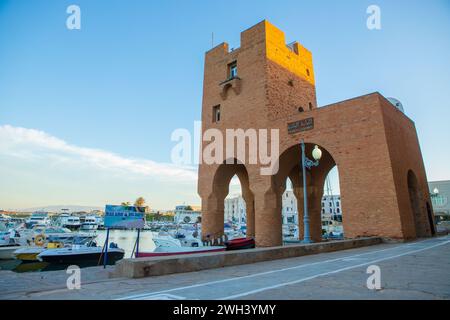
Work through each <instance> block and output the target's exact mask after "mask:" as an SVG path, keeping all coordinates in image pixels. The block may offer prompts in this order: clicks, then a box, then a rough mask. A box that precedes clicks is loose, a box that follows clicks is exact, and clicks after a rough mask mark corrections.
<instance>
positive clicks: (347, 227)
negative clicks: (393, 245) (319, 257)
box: [198, 21, 435, 247]
mask: <svg viewBox="0 0 450 320" xmlns="http://www.w3.org/2000/svg"><path fill="white" fill-rule="evenodd" d="M204 72H205V73H204V88H203V106H202V132H203V133H205V132H206V131H207V130H208V129H215V131H219V132H222V133H223V136H224V137H225V131H226V129H243V130H247V129H257V130H258V129H279V137H280V139H279V141H280V143H279V145H280V147H279V151H280V152H279V158H278V160H277V161H278V164H279V170H278V171H277V172H276V174H273V175H262V174H261V171H260V167H261V166H260V165H258V164H249V161H248V160H249V159H248V154H247V155H246V156H245V158H239V157H235V158H234V159H224V161H223V162H221V163H213V164H207V163H205V162H203V163H202V164H200V167H199V180H198V192H199V195H200V197H201V199H202V235H203V237H207V236H208V237H210V238H218V237H220V236H221V235H223V227H224V217H223V215H224V199H225V197H226V196H227V194H228V188H229V183H230V180H231V178H232V177H233V176H234V175H237V176H238V177H239V180H240V182H241V186H242V193H243V197H244V199H245V201H246V207H247V210H246V211H247V230H248V234H247V235H248V236H249V237H255V239H256V243H257V246H261V247H265V246H278V245H281V244H282V226H281V224H282V216H281V203H282V201H281V197H282V194H283V192H284V191H285V188H286V179H287V178H288V177H289V178H290V179H291V181H292V182H293V187H294V193H295V195H296V197H297V200H298V206H299V207H298V213H299V219H298V220H299V222H300V225H299V229H300V238H302V237H303V234H302V232H303V225H302V221H303V184H302V179H303V177H302V170H301V165H300V164H301V151H300V145H299V142H300V140H301V139H303V140H304V141H305V143H306V153H307V155H308V156H310V155H311V151H312V149H313V147H314V146H315V145H318V146H319V147H320V149H321V150H322V152H323V156H322V159H321V160H320V165H319V166H318V167H315V168H312V169H311V170H309V171H308V172H307V185H308V187H307V191H308V201H309V215H310V228H311V237H312V239H313V240H314V241H321V231H322V230H321V212H320V211H321V199H322V195H323V187H324V182H325V178H326V176H327V174H328V173H329V171H330V170H331V169H332V168H333V167H334V166H336V165H337V167H338V170H339V177H340V190H341V207H342V209H343V212H344V215H343V226H344V232H345V236H346V238H356V237H363V236H382V237H386V238H394V239H414V238H417V237H426V236H431V235H433V234H434V230H435V225H434V220H433V213H432V209H431V201H430V195H429V191H428V187H427V178H426V173H425V168H424V164H423V160H422V155H421V151H420V147H419V141H418V138H417V134H416V129H415V126H414V123H413V122H412V121H411V120H410V119H409V118H408V117H407V116H405V114H404V113H402V112H401V111H400V110H398V109H397V108H396V107H395V106H394V105H393V104H392V103H390V102H389V101H388V100H387V99H386V98H385V97H383V96H382V95H381V94H379V93H378V92H375V93H371V94H368V95H365V96H361V97H357V98H354V99H350V100H346V101H342V102H338V103H335V104H332V105H328V106H322V107H320V108H319V107H318V106H317V101H316V90H315V79H314V68H313V63H312V54H311V52H310V51H308V50H307V49H306V48H304V47H303V46H302V45H301V44H299V43H298V42H294V43H292V44H289V45H287V44H286V42H285V36H284V33H283V32H282V31H281V30H279V29H277V28H276V27H275V26H273V25H272V24H270V23H269V22H268V21H262V22H260V23H259V24H257V25H255V26H253V27H252V28H250V29H248V30H246V31H244V32H242V33H241V47H240V48H238V49H235V50H229V48H228V44H226V43H222V44H220V45H218V46H217V47H215V48H213V49H211V50H210V51H208V52H207V53H206V57H205V71H204ZM205 140H207V139H205V137H203V140H202V148H201V149H202V150H203V151H205V150H206V148H208V146H209V144H210V141H205ZM249 141H250V137H249V139H246V140H245V144H246V146H247V147H248V144H249ZM268 150H270V146H268ZM222 151H223V154H224V155H225V154H226V152H225V146H224V150H222ZM226 160H232V161H226ZM226 162H231V163H230V164H227V163H226Z"/></svg>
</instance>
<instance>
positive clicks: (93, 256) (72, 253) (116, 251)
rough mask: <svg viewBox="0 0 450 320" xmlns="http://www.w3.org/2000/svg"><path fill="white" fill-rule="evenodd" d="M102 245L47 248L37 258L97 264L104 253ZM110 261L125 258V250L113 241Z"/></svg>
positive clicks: (44, 260) (53, 261)
mask: <svg viewBox="0 0 450 320" xmlns="http://www.w3.org/2000/svg"><path fill="white" fill-rule="evenodd" d="M104 254H105V253H104V251H103V248H102V247H97V246H89V245H72V246H70V247H66V248H61V249H54V250H45V251H43V252H41V253H40V254H39V255H38V256H37V258H38V260H39V261H43V262H48V263H51V264H65V265H69V264H79V263H81V264H84V265H85V264H92V265H97V264H98V262H99V261H101V257H102V256H103V255H104ZM107 254H108V256H107V257H108V263H110V264H113V263H115V262H116V261H118V260H120V259H122V258H123V256H124V255H125V251H124V250H123V249H120V248H118V247H117V245H116V244H114V243H111V244H110V247H109V248H108V253H107Z"/></svg>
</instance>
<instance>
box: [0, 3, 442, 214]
mask: <svg viewBox="0 0 450 320" xmlns="http://www.w3.org/2000/svg"><path fill="white" fill-rule="evenodd" d="M71 4H76V5H79V6H80V8H81V30H72V31H71V30H68V29H67V28H66V26H65V22H66V18H67V16H68V14H67V13H66V8H67V7H68V6H69V5H71ZM371 4H376V5H378V6H379V7H380V8H381V23H382V29H381V30H377V31H370V30H368V29H367V27H366V19H367V16H368V15H367V14H366V9H367V7H368V6H369V5H371ZM263 19H268V20H269V21H271V22H272V23H273V24H275V25H276V26H278V27H279V28H280V29H282V30H283V31H285V33H286V38H287V42H292V41H294V40H298V41H300V42H301V43H302V44H303V45H305V46H306V47H307V48H309V49H310V50H311V51H312V52H313V55H314V65H315V75H316V85H317V96H318V102H319V105H326V104H329V103H333V102H337V101H340V100H344V99H348V98H351V97H355V96H359V95H363V94H366V93H369V92H373V91H379V92H381V93H382V94H383V95H385V96H387V97H390V96H393V97H396V98H398V99H399V100H401V101H402V102H403V105H404V107H405V111H406V114H407V115H408V116H409V117H410V118H412V119H413V120H414V121H415V123H416V127H417V130H418V134H419V139H420V143H421V148H422V153H423V156H424V160H425V165H426V169H427V174H428V178H429V179H430V180H443V179H450V166H449V157H450V150H449V148H448V145H449V141H450V129H449V124H448V121H449V119H450V59H449V57H450V2H449V1H438V0H435V1H401V0H399V1H363V0H358V1H357V0H353V1H339V2H338V1H331V0H330V1H298V0H296V1H282V0H281V1H274V0H273V1H268V0H266V1H264V0H246V1H232V0H230V1H225V2H224V1H205V0H197V1H193V0H192V1H181V0H178V1H168V0H164V1H162V0H161V1H156V0H155V1H138V0H135V1H125V0H115V1H112V0H108V1H106V0H104V1H103V0H96V1H85V0H71V1H64V0H59V1H52V0H48V1H44V0H36V1H23V0H11V1H8V0H0V128H1V130H0V134H1V135H0V139H1V140H0V177H1V179H2V183H1V185H0V208H22V207H31V206H45V205H59V204H79V205H98V206H103V205H104V204H105V203H117V202H120V201H125V200H128V201H133V200H134V199H135V198H137V197H138V196H141V195H142V196H144V197H145V198H146V199H147V200H148V202H149V203H150V205H151V206H152V207H155V208H158V209H170V208H172V207H173V206H175V204H178V203H183V202H186V203H194V204H197V203H199V198H198V197H197V195H196V181H195V172H194V174H191V172H190V171H189V170H185V169H179V168H172V167H171V165H170V164H169V163H170V152H171V149H172V147H173V146H174V142H171V140H170V136H171V133H172V131H173V130H175V129H176V128H187V129H190V130H193V125H194V121H196V120H199V119H200V112H201V97H202V79H203V58H204V52H205V51H206V50H208V49H210V48H211V33H212V32H214V38H215V44H218V43H220V42H223V41H226V42H228V43H229V44H230V46H231V47H238V46H239V36H240V32H241V31H242V30H244V29H247V28H248V27H250V26H252V25H254V24H256V23H258V22H259V21H261V20H263Z"/></svg>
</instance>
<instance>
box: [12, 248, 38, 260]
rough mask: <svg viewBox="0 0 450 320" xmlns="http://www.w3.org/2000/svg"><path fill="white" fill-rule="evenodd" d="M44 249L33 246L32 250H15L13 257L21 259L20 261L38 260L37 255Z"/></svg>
mask: <svg viewBox="0 0 450 320" xmlns="http://www.w3.org/2000/svg"><path fill="white" fill-rule="evenodd" d="M16 250H17V249H16ZM20 250H21V249H20ZM44 250H45V249H44V248H35V249H34V250H32V249H30V248H27V249H25V250H22V252H20V251H19V252H17V251H16V252H14V253H13V259H17V260H21V261H25V262H35V261H39V260H38V258H37V256H38V255H39V254H40V253H41V252H43V251H44Z"/></svg>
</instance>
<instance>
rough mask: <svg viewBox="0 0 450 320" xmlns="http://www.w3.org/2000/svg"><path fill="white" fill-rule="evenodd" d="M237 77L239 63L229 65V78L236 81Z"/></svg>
mask: <svg viewBox="0 0 450 320" xmlns="http://www.w3.org/2000/svg"><path fill="white" fill-rule="evenodd" d="M236 77H237V62H236V61H234V62H232V63H230V64H229V65H228V78H229V79H234V78H236Z"/></svg>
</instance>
